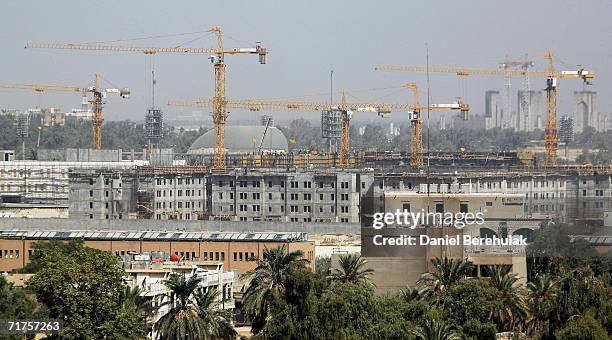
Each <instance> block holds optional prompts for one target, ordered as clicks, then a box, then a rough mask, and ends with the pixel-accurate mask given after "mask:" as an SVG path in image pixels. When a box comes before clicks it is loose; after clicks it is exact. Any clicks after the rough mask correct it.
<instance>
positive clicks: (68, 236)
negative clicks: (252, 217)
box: [0, 230, 307, 242]
mask: <svg viewBox="0 0 612 340" xmlns="http://www.w3.org/2000/svg"><path fill="white" fill-rule="evenodd" d="M0 239H5V240H6V239H13V240H14V239H18V240H21V239H25V240H48V239H57V240H92V241H93V240H95V241H127V240H129V241H140V240H142V241H207V242H303V241H307V234H306V233H302V232H269V233H266V232H252V233H247V232H245V233H237V232H130V231H25V230H0Z"/></svg>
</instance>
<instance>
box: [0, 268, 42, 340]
mask: <svg viewBox="0 0 612 340" xmlns="http://www.w3.org/2000/svg"><path fill="white" fill-rule="evenodd" d="M47 316H48V310H47V308H46V307H45V306H44V305H42V304H41V303H39V302H37V301H36V300H35V299H33V298H32V297H30V296H28V295H27V294H26V292H25V291H24V290H23V289H21V288H16V287H13V285H12V284H9V283H8V282H7V281H6V279H5V278H4V277H3V276H0V320H5V319H13V320H14V319H43V318H46V317H47ZM21 338H22V337H18V336H16V335H2V334H0V339H2V340H9V339H10V340H13V339H15V340H17V339H21Z"/></svg>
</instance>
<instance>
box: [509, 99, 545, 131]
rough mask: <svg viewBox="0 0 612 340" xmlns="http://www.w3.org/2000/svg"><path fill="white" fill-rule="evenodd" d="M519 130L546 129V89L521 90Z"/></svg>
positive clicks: (518, 117)
mask: <svg viewBox="0 0 612 340" xmlns="http://www.w3.org/2000/svg"><path fill="white" fill-rule="evenodd" d="M517 99H518V105H517V108H518V115H517V125H516V126H517V130H518V131H534V130H544V128H545V126H546V93H544V91H529V92H527V91H524V90H519V91H518V93H517Z"/></svg>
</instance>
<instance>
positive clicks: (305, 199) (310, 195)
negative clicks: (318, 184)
mask: <svg viewBox="0 0 612 340" xmlns="http://www.w3.org/2000/svg"><path fill="white" fill-rule="evenodd" d="M309 183H310V182H309ZM310 200H312V194H304V201H310Z"/></svg>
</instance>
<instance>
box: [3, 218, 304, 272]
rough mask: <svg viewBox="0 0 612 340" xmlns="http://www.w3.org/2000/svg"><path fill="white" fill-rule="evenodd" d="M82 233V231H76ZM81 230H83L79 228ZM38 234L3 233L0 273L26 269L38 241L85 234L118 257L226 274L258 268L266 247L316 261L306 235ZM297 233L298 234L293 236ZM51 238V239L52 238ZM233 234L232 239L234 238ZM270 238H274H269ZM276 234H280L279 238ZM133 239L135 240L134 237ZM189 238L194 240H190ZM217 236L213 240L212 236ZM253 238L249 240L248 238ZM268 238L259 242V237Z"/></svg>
mask: <svg viewBox="0 0 612 340" xmlns="http://www.w3.org/2000/svg"><path fill="white" fill-rule="evenodd" d="M76 230H79V229H76ZM80 230H82V229H80ZM34 233H35V232H26V231H23V230H22V231H8V232H7V231H4V232H0V250H1V252H0V272H8V271H11V270H14V269H19V268H21V267H23V266H25V265H26V264H27V263H28V262H29V261H30V257H31V256H32V254H33V253H32V246H33V244H34V243H36V242H38V241H44V240H49V239H60V240H68V239H71V238H69V237H65V236H64V235H68V234H75V233H78V234H79V235H80V234H83V236H79V237H78V238H77V239H82V240H83V241H84V244H85V246H87V247H91V248H95V249H99V250H103V251H108V252H112V253H115V254H116V255H118V256H125V255H129V254H142V253H146V252H158V253H167V254H175V255H177V256H179V257H180V258H184V259H186V260H198V261H200V260H201V261H215V262H218V263H222V264H223V266H224V268H225V269H226V270H227V271H236V272H238V273H244V272H246V271H248V270H251V269H253V268H255V266H256V262H255V261H251V260H250V258H251V257H253V256H257V257H259V258H262V257H263V251H264V250H265V249H266V248H268V249H269V248H275V247H278V246H280V245H283V244H285V245H286V247H287V249H288V251H294V250H301V251H302V252H303V253H304V258H306V259H308V260H309V261H311V262H312V263H314V260H315V257H314V256H315V252H314V243H313V242H310V241H307V240H306V239H305V236H303V238H301V239H290V238H288V237H287V235H288V234H289V233H276V234H274V233H260V234H258V233H242V239H238V238H239V237H240V236H239V235H241V233H226V232H223V233H220V232H217V233H215V232H206V233H201V232H200V233H198V234H201V235H202V236H200V237H197V238H193V237H192V235H193V234H194V233H191V234H192V235H189V234H190V233H184V232H176V233H155V232H148V233H145V232H141V233H133V232H117V231H108V230H106V231H102V232H91V233H88V234H91V236H87V235H86V232H80V231H74V230H72V231H67V232H45V233H39V234H40V235H38V234H37V236H35V237H34V236H32V235H33V234H34ZM293 234H297V233H292V235H293ZM49 235H50V236H49ZM232 235H233V236H232ZM270 235H272V236H271V237H270ZM276 235H279V236H278V237H277V236H276ZM132 236H134V237H132ZM187 236H190V237H191V238H187ZM213 236H214V237H213ZM249 236H250V237H251V239H247V238H246V237H249ZM259 236H262V237H266V238H265V239H262V240H259V239H256V237H259Z"/></svg>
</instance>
